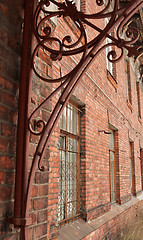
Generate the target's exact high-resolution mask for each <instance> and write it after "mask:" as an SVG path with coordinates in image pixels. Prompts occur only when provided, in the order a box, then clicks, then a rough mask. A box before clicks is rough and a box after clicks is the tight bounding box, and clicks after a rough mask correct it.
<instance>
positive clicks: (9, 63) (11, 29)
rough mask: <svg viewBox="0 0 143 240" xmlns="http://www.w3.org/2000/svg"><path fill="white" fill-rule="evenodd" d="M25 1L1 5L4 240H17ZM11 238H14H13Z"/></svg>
mask: <svg viewBox="0 0 143 240" xmlns="http://www.w3.org/2000/svg"><path fill="white" fill-rule="evenodd" d="M22 11H23V1H20V0H15V1H11V0H5V1H0V238H1V239H12V238H11V237H12V236H13V235H14V238H13V239H17V233H16V232H15V230H14V229H13V227H12V225H9V221H8V218H9V217H11V216H12V215H13V197H14V175H15V149H16V130H17V106H18V86H19V72H20V55H21V43H22V22H23V20H22V14H23V12H22ZM10 235H11V237H10Z"/></svg>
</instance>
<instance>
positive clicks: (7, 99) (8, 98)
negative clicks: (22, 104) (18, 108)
mask: <svg viewBox="0 0 143 240" xmlns="http://www.w3.org/2000/svg"><path fill="white" fill-rule="evenodd" d="M3 102H4V104H5V105H7V106H8V107H14V106H15V97H14V96H13V95H12V94H9V93H5V94H4V100H3Z"/></svg>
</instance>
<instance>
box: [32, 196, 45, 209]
mask: <svg viewBox="0 0 143 240" xmlns="http://www.w3.org/2000/svg"><path fill="white" fill-rule="evenodd" d="M44 208H47V198H39V199H35V200H34V210H38V209H44Z"/></svg>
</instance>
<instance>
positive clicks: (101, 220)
mask: <svg viewBox="0 0 143 240" xmlns="http://www.w3.org/2000/svg"><path fill="white" fill-rule="evenodd" d="M140 201H143V192H142V193H141V195H140V196H138V197H132V199H131V200H130V201H128V202H126V203H124V204H122V205H119V204H117V203H115V204H113V205H112V207H111V210H110V211H109V212H107V213H105V214H104V215H102V216H100V217H98V218H96V219H95V220H92V221H91V222H85V221H84V220H83V219H81V218H80V219H78V220H76V221H74V222H72V223H69V224H68V225H65V226H63V227H61V228H60V229H59V236H58V237H57V238H56V240H67V239H69V233H70V239H76V240H81V239H83V238H85V237H87V236H88V235H89V236H90V234H91V233H93V232H94V231H96V230H97V229H99V228H100V227H102V226H103V225H104V224H108V222H109V221H111V220H112V219H113V218H116V217H117V216H119V215H120V214H122V213H123V212H125V211H127V210H128V209H130V208H131V207H132V206H134V205H136V204H138V203H139V202H140Z"/></svg>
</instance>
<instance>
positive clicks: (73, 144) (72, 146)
mask: <svg viewBox="0 0 143 240" xmlns="http://www.w3.org/2000/svg"><path fill="white" fill-rule="evenodd" d="M68 150H69V151H71V152H77V140H76V139H73V138H69V139H68Z"/></svg>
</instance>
